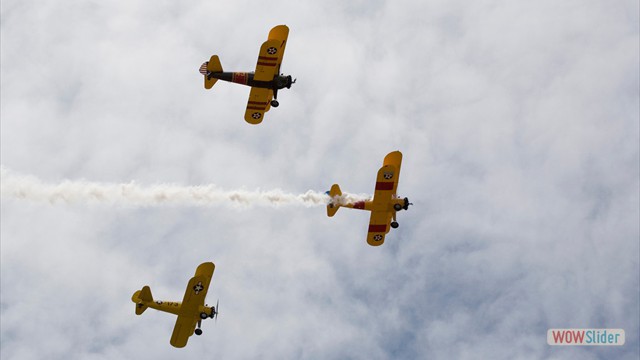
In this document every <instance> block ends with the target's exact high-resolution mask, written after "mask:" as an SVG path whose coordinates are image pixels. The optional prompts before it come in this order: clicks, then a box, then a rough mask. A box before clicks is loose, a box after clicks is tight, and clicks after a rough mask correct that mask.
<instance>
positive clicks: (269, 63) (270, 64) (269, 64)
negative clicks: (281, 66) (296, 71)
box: [258, 61, 278, 66]
mask: <svg viewBox="0 0 640 360" xmlns="http://www.w3.org/2000/svg"><path fill="white" fill-rule="evenodd" d="M258 65H260V66H276V65H278V64H277V63H271V62H264V61H258Z"/></svg>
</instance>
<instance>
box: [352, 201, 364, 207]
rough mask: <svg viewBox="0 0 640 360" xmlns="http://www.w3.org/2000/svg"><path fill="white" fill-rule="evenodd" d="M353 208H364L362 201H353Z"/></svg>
mask: <svg viewBox="0 0 640 360" xmlns="http://www.w3.org/2000/svg"><path fill="white" fill-rule="evenodd" d="M353 208H354V209H364V201H358V202H355V203H353Z"/></svg>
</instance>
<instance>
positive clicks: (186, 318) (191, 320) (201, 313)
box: [131, 262, 218, 348]
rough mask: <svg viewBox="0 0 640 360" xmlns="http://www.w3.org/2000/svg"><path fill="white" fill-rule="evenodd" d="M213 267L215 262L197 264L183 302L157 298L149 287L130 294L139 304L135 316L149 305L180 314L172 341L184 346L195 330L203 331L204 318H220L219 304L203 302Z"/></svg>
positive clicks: (198, 332)
mask: <svg viewBox="0 0 640 360" xmlns="http://www.w3.org/2000/svg"><path fill="white" fill-rule="evenodd" d="M214 269H215V265H214V264H213V263H212V262H206V263H202V264H200V265H199V266H198V268H197V269H196V274H195V275H194V277H192V278H191V280H189V284H188V285H187V290H186V291H185V293H184V298H183V299H182V303H179V302H174V301H160V300H155V301H154V300H153V296H151V289H150V288H149V286H144V287H143V288H142V289H141V290H138V291H136V292H135V293H134V294H133V296H132V297H131V301H133V302H134V303H136V315H141V314H142V313H143V312H144V311H145V310H147V308H152V309H156V310H160V311H164V312H168V313H171V314H174V315H178V319H177V320H176V325H175V326H174V327H173V334H172V335H171V341H170V343H171V345H173V346H175V347H177V348H181V347H184V346H185V345H187V341H188V340H189V337H190V336H191V335H193V334H194V333H195V334H196V335H201V334H202V330H201V329H200V325H201V323H202V320H204V319H207V318H214V317H215V318H217V317H218V304H216V306H209V305H205V303H204V299H205V297H206V296H207V290H208V289H209V283H210V282H211V277H212V276H213V270H214ZM196 326H197V327H196Z"/></svg>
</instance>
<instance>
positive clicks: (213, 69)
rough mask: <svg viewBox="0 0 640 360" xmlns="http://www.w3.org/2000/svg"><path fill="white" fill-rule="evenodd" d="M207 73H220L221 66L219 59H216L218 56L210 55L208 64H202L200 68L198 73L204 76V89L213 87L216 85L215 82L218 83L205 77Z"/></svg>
mask: <svg viewBox="0 0 640 360" xmlns="http://www.w3.org/2000/svg"><path fill="white" fill-rule="evenodd" d="M205 65H206V66H205ZM203 69H204V73H203ZM207 72H208V73H218V72H222V64H221V63H220V58H219V57H218V55H212V56H211V59H209V61H208V62H206V63H204V64H202V66H201V67H200V73H202V75H204V88H205V89H211V88H212V87H213V85H215V84H216V81H218V79H216V78H214V77H209V76H207Z"/></svg>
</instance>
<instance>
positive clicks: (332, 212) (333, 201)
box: [327, 184, 342, 217]
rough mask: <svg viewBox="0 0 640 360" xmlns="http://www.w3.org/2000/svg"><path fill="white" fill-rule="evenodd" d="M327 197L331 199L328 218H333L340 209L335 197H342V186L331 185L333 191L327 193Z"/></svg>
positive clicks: (328, 206)
mask: <svg viewBox="0 0 640 360" xmlns="http://www.w3.org/2000/svg"><path fill="white" fill-rule="evenodd" d="M327 195H329V196H330V197H331V199H330V200H329V203H328V204H327V216H329V217H332V216H333V215H335V214H336V212H338V209H339V208H340V204H339V203H337V202H336V199H335V197H336V196H340V195H342V190H340V185H338V184H333V185H331V190H329V191H327Z"/></svg>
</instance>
